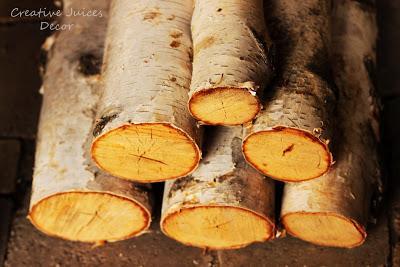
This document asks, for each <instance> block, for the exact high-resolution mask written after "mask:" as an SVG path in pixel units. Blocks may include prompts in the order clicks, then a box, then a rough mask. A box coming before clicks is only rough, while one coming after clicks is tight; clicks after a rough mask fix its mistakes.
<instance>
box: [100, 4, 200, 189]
mask: <svg viewBox="0 0 400 267" xmlns="http://www.w3.org/2000/svg"><path fill="white" fill-rule="evenodd" d="M192 5H193V3H192V1H189V0H187V1H170V0H168V1H162V0H151V1H148V0H146V1H145V0H140V1H128V0H122V1H113V4H112V7H111V15H110V22H109V28H108V33H107V41H106V52H105V57H104V61H105V62H104V65H103V70H104V93H103V95H102V98H101V103H100V107H99V112H98V120H97V122H96V125H95V127H94V132H93V134H94V136H95V137H96V139H95V140H94V141H93V145H92V157H93V159H94V160H95V162H96V163H97V164H98V166H99V167H100V168H102V169H104V170H106V171H107V172H109V173H111V174H113V175H116V176H118V177H122V178H125V179H131V180H137V181H140V182H149V181H150V182H154V181H160V180H165V179H172V178H177V177H180V176H184V175H187V174H189V173H190V172H191V171H193V170H194V169H195V168H196V167H197V164H198V161H199V160H200V150H199V147H198V145H199V143H200V129H199V128H198V127H197V125H196V123H195V121H194V119H193V118H192V117H191V116H190V114H189V112H188V110H187V107H186V104H187V101H188V91H189V85H190V79H191V57H192V43H191V39H190V19H191V15H192V9H193V6H192ZM153 131H154V135H153ZM168 134H170V136H169V137H167V136H165V135H168ZM174 144H175V145H174ZM181 145H182V146H183V147H180V146H181ZM182 153H185V154H186V157H185V159H181V158H180V157H179V155H181V154H182ZM185 160H187V161H189V162H188V163H187V164H186V165H185V166H183V167H182V169H179V170H173V168H178V167H179V165H184V164H185V163H186V162H185ZM179 161H181V162H179ZM146 164H148V165H151V164H153V165H154V166H151V167H149V166H147V165H146ZM150 170H153V172H151V173H150Z"/></svg>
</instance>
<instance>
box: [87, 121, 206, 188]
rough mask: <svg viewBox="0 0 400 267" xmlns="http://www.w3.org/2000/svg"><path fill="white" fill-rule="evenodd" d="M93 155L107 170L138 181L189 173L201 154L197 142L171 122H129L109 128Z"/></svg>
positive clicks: (94, 148) (97, 140) (93, 148)
mask: <svg viewBox="0 0 400 267" xmlns="http://www.w3.org/2000/svg"><path fill="white" fill-rule="evenodd" d="M91 154H92V158H93V160H94V161H95V162H96V164H97V165H98V166H99V167H100V168H101V169H103V170H104V171H106V172H108V173H110V174H112V175H114V176H117V177H120V178H124V179H127V180H134V181H137V182H158V181H164V180H169V179H173V178H177V177H182V176H185V175H187V174H189V173H191V172H192V171H193V170H194V169H195V168H196V167H197V165H198V163H199V160H200V157H201V152H200V149H199V147H198V146H197V144H196V142H195V141H194V140H193V139H192V138H191V137H190V136H189V135H187V134H186V133H185V132H183V131H182V130H180V129H178V128H177V127H174V126H172V125H171V124H169V123H138V124H125V125H122V126H121V127H118V128H115V129H112V130H110V131H106V132H105V133H103V134H102V135H100V136H98V137H97V138H96V139H95V140H94V141H93V144H92V148H91Z"/></svg>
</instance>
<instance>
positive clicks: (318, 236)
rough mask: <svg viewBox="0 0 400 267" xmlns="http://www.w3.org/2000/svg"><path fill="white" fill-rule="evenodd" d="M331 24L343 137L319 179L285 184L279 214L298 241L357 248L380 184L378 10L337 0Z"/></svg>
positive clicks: (363, 236) (363, 234)
mask: <svg viewBox="0 0 400 267" xmlns="http://www.w3.org/2000/svg"><path fill="white" fill-rule="evenodd" d="M333 25H334V31H333V52H334V53H333V61H334V73H335V80H336V83H337V85H338V87H339V91H340V93H339V111H340V113H339V119H340V122H341V129H340V130H341V133H342V135H341V136H340V146H339V147H338V153H337V162H336V163H335V165H333V167H332V169H331V170H330V171H329V172H328V173H327V174H325V175H324V176H322V177H320V178H318V179H315V180H312V181H307V182H302V183H296V184H286V185H285V189H284V196H283V205H282V214H281V215H282V222H283V224H284V226H285V228H286V229H287V231H288V232H289V233H291V234H292V235H294V236H297V237H299V238H301V239H304V240H306V241H309V242H312V243H315V244H319V245H324V246H335V247H355V246H358V245H360V244H362V243H363V241H364V239H365V237H366V231H365V228H366V223H367V218H368V210H369V204H370V201H371V193H372V192H373V188H374V187H373V186H374V185H376V182H377V181H379V164H378V156H377V155H378V153H377V141H378V139H377V138H378V136H379V132H378V128H379V127H378V121H377V105H376V102H375V100H376V98H375V96H374V85H373V80H371V75H370V74H371V70H372V68H371V67H374V66H375V61H376V55H375V45H376V38H377V26H376V19H375V10H374V8H373V7H371V6H369V4H365V3H364V4H363V3H361V2H359V1H350V0H340V1H339V0H338V1H336V2H335V10H334V16H333Z"/></svg>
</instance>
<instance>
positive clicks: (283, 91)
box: [243, 0, 335, 182]
mask: <svg viewBox="0 0 400 267" xmlns="http://www.w3.org/2000/svg"><path fill="white" fill-rule="evenodd" d="M272 6H273V8H272V9H271V13H270V16H271V17H272V19H273V21H274V25H271V28H274V29H275V31H276V32H277V34H278V35H280V36H283V39H284V41H283V42H282V43H277V50H278V51H280V54H282V55H284V58H279V62H280V63H281V66H280V69H282V70H281V71H278V73H279V74H278V76H277V77H278V78H277V80H278V81H277V83H276V84H275V90H273V92H271V93H270V94H268V97H267V98H268V100H267V101H266V103H265V109H264V110H263V111H262V112H261V113H260V115H259V117H258V118H257V119H256V120H255V121H254V123H253V124H252V125H249V127H247V131H246V133H245V135H246V136H245V138H244V142H243V152H244V155H245V158H246V160H247V161H248V162H249V163H250V164H251V165H252V166H253V167H255V168H256V169H258V170H259V171H261V172H262V173H264V174H265V175H267V176H269V177H272V178H274V179H276V180H282V181H287V182H296V181H303V180H309V179H313V178H316V177H319V176H321V175H322V174H324V173H325V172H326V171H327V170H328V169H329V167H330V165H331V163H332V156H331V153H330V149H329V148H328V142H329V140H331V139H332V120H333V118H334V116H335V115H334V113H333V108H334V106H335V103H334V102H335V101H334V99H335V95H334V91H333V90H332V89H333V88H334V85H333V84H332V82H331V80H332V79H331V78H330V64H329V62H328V47H327V45H328V44H329V35H330V27H329V17H330V16H329V13H330V1H329V0H322V1H320V0H305V1H296V0H282V1H272Z"/></svg>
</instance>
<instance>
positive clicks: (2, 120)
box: [0, 0, 400, 266]
mask: <svg viewBox="0 0 400 267" xmlns="http://www.w3.org/2000/svg"><path fill="white" fill-rule="evenodd" d="M85 1H88V0H85ZM82 2H84V1H82ZM377 2H378V4H377V8H378V23H379V40H378V46H377V51H378V66H377V78H378V90H379V94H380V97H381V100H382V104H383V113H382V120H381V126H382V141H383V142H382V143H383V147H382V150H383V152H384V155H385V162H384V167H385V178H386V181H387V187H386V189H387V190H386V192H385V196H384V201H383V205H382V206H381V207H380V208H379V209H380V210H379V211H378V214H379V218H378V220H377V223H376V224H374V223H371V224H370V225H369V227H368V238H367V241H366V242H365V244H364V245H362V246H361V247H359V248H355V249H351V250H349V249H336V248H324V247H318V246H314V245H310V244H307V243H305V242H302V241H300V240H296V239H294V238H291V237H288V238H285V239H280V240H274V241H271V242H268V243H263V244H255V245H252V246H249V247H247V248H245V249H241V250H236V251H219V252H215V251H211V252H210V251H202V250H200V249H196V248H190V247H185V246H182V245H180V244H178V243H176V242H175V241H172V240H169V239H167V238H166V237H164V236H163V235H162V234H161V232H160V231H159V228H158V226H157V224H158V221H157V220H155V223H153V225H152V228H151V233H149V234H146V235H144V236H141V237H139V238H136V239H131V240H127V241H122V242H117V243H113V244H108V245H106V246H104V247H99V248H92V247H91V245H87V244H80V243H74V242H67V241H62V240H58V239H54V238H50V237H47V236H45V235H43V234H41V233H40V232H38V231H37V230H35V229H34V228H33V226H31V225H30V223H29V222H28V220H27V219H26V214H27V208H28V204H29V196H30V184H31V180H32V166H33V159H34V150H35V134H36V129H37V123H38V116H39V111H40V105H41V95H40V94H39V88H40V84H41V79H40V74H39V66H40V64H41V61H42V58H41V54H40V46H41V44H42V43H43V41H44V40H45V38H46V36H48V35H49V34H50V32H49V31H40V30H39V26H40V21H39V20H38V18H36V19H26V18H23V19H15V18H10V17H9V14H10V11H11V10H12V8H14V7H20V8H29V9H34V8H39V7H47V9H48V10H49V9H55V8H56V6H55V5H54V3H53V1H51V0H40V1H37V0H36V1H34V0H31V1H29V0H1V2H0V265H3V264H5V265H6V266H285V265H287V266H304V265H307V266H367V265H369V266H385V265H386V266H400V236H399V235H400V186H399V184H400V181H399V177H400V175H399V173H400V141H399V140H400V0H381V1H377ZM366 156H368V155H366Z"/></svg>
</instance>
